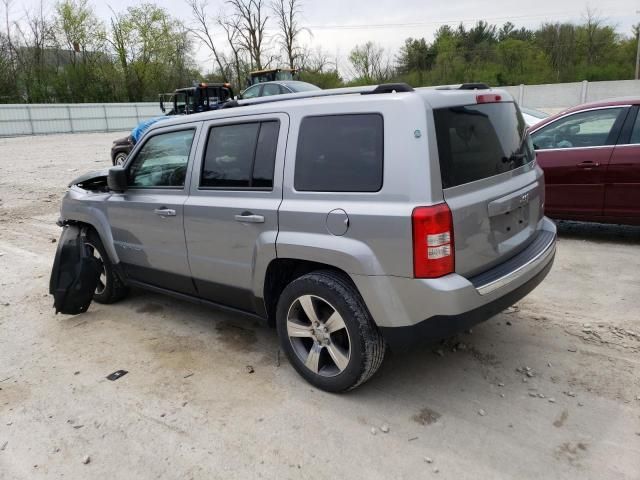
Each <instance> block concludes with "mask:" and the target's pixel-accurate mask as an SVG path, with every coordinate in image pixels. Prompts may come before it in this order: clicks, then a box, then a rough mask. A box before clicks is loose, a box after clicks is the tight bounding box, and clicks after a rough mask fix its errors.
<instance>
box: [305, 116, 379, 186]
mask: <svg viewBox="0 0 640 480" xmlns="http://www.w3.org/2000/svg"><path fill="white" fill-rule="evenodd" d="M383 142H384V135H383V121H382V116H381V115H378V114H363V115H327V116H321V117H307V118H305V119H303V120H302V123H301V125H300V134H299V136H298V152H297V155H296V170H295V180H294V185H295V188H296V190H300V191H321V192H377V191H378V190H380V188H381V187H382V168H383V145H384V143H383Z"/></svg>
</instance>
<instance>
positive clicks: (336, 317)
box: [324, 310, 347, 333]
mask: <svg viewBox="0 0 640 480" xmlns="http://www.w3.org/2000/svg"><path fill="white" fill-rule="evenodd" d="M324 326H325V327H327V330H328V331H329V333H333V332H337V331H338V330H342V329H343V328H347V327H346V325H345V324H344V320H343V319H342V315H340V314H339V313H338V311H337V310H336V311H334V312H333V313H332V314H331V316H330V317H329V319H328V320H327V321H326V322H324Z"/></svg>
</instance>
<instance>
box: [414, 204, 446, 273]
mask: <svg viewBox="0 0 640 480" xmlns="http://www.w3.org/2000/svg"><path fill="white" fill-rule="evenodd" d="M411 222H412V224H413V275H414V277H416V278H437V277H442V276H443V275H447V274H449V273H453V271H454V264H455V263H454V260H455V253H454V243H453V219H452V217H451V210H449V206H448V205H447V204H446V203H440V204H438V205H434V206H432V207H417V208H415V209H414V210H413V214H412V215H411Z"/></svg>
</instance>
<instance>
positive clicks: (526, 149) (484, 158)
mask: <svg viewBox="0 0 640 480" xmlns="http://www.w3.org/2000/svg"><path fill="white" fill-rule="evenodd" d="M433 115H434V118H435V126H436V136H437V140H438V153H439V156H440V173H441V175H442V187H443V188H450V187H455V186H458V185H462V184H465V183H469V182H474V181H476V180H480V179H483V178H487V177H492V176H494V175H498V174H500V173H504V172H508V171H510V170H514V169H516V168H518V167H521V166H522V165H525V164H527V163H529V162H530V161H532V160H533V159H534V153H533V145H532V144H531V140H530V139H529V135H528V134H527V131H526V124H525V122H524V119H523V118H522V114H521V113H520V111H519V109H518V107H516V105H515V103H511V102H504V103H485V104H480V105H467V106H463V107H450V108H441V109H437V110H434V111H433Z"/></svg>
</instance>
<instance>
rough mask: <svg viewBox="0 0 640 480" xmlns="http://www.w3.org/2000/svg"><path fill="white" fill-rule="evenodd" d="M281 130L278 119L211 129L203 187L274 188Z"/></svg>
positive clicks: (202, 181)
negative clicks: (274, 173) (274, 171)
mask: <svg viewBox="0 0 640 480" xmlns="http://www.w3.org/2000/svg"><path fill="white" fill-rule="evenodd" d="M279 131H280V123H279V122H278V121H275V120H270V121H265V122H253V123H239V124H235V125H223V126H219V127H213V128H211V130H210V132H209V138H208V140H207V150H206V152H205V157H204V163H203V167H202V175H201V178H200V186H201V187H214V188H228V189H234V188H258V189H271V188H273V170H274V165H275V159H276V150H277V145H278V134H279Z"/></svg>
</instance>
